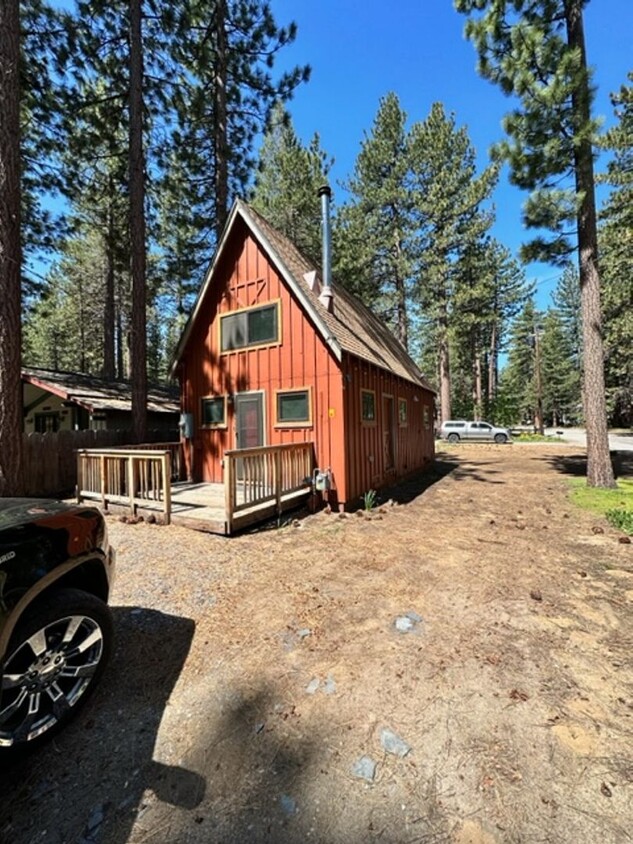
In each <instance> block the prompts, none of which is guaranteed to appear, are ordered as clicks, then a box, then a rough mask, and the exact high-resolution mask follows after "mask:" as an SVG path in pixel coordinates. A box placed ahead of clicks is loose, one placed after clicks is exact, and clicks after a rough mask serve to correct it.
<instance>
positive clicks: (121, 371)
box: [116, 277, 125, 381]
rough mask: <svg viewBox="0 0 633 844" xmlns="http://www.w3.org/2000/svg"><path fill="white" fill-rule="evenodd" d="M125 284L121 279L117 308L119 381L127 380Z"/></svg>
mask: <svg viewBox="0 0 633 844" xmlns="http://www.w3.org/2000/svg"><path fill="white" fill-rule="evenodd" d="M122 287H123V283H122V280H121V278H120V277H119V280H118V284H117V288H118V297H117V299H118V301H117V307H116V377H117V379H118V380H119V381H123V380H125V350H124V343H125V341H124V337H123V290H122Z"/></svg>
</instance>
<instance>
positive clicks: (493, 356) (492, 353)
mask: <svg viewBox="0 0 633 844" xmlns="http://www.w3.org/2000/svg"><path fill="white" fill-rule="evenodd" d="M496 395H497V326H496V325H493V326H492V334H491V336H490V348H489V350H488V402H489V403H492V402H493V401H494V400H495V396H496Z"/></svg>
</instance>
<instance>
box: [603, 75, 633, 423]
mask: <svg viewBox="0 0 633 844" xmlns="http://www.w3.org/2000/svg"><path fill="white" fill-rule="evenodd" d="M629 80H630V82H633V73H631V74H629ZM612 100H613V104H614V106H615V108H616V115H617V117H618V123H617V125H616V126H614V127H613V128H612V129H610V130H609V131H608V132H607V133H606V136H605V138H604V141H603V145H604V146H605V147H606V148H607V149H610V150H612V152H613V159H612V160H611V161H610V162H609V166H608V170H607V173H606V176H605V177H604V181H606V182H607V183H609V184H610V185H612V191H611V194H610V196H609V200H608V202H607V203H606V205H605V207H604V209H603V212H602V215H601V217H602V221H603V222H602V226H601V230H600V254H601V269H602V278H603V297H602V304H603V312H604V326H605V368H606V372H605V377H606V394H607V405H608V408H609V412H610V414H611V418H612V421H613V423H614V424H616V425H628V426H632V425H633V319H631V314H632V313H633V85H623V86H622V87H621V89H620V91H619V92H618V94H616V95H614V96H613V97H612Z"/></svg>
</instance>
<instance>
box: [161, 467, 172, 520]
mask: <svg viewBox="0 0 633 844" xmlns="http://www.w3.org/2000/svg"><path fill="white" fill-rule="evenodd" d="M163 485H164V487H165V507H164V509H165V524H166V525H168V524H169V523H170V522H171V455H170V453H169V452H168V451H166V452H165V453H164V454H163Z"/></svg>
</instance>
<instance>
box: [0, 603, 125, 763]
mask: <svg viewBox="0 0 633 844" xmlns="http://www.w3.org/2000/svg"><path fill="white" fill-rule="evenodd" d="M111 649H112V621H111V617H110V611H109V610H108V607H107V606H106V605H105V604H104V603H103V602H102V601H100V600H99V599H98V598H95V597H94V596H93V595H90V594H89V593H87V592H82V591H80V590H78V589H60V590H58V591H57V592H54V593H52V594H51V595H50V596H47V597H45V598H44V599H43V600H42V601H41V602H38V603H37V604H36V605H35V606H34V607H33V609H32V610H30V611H29V610H27V614H26V615H25V616H24V617H23V618H22V619H21V621H20V622H19V623H18V626H17V628H16V630H15V632H14V634H13V636H12V637H11V641H10V642H9V648H8V650H7V654H8V656H7V658H6V660H5V663H4V667H3V672H2V686H1V691H0V751H2V750H6V749H7V748H16V749H18V748H20V747H26V746H28V747H31V746H32V745H33V744H34V743H35V742H36V741H38V742H39V741H40V740H43V739H45V738H48V736H49V735H51V734H52V733H53V732H54V731H56V730H57V729H58V728H61V727H62V726H63V725H64V724H65V723H66V721H68V720H70V718H72V717H73V716H74V714H75V713H76V712H77V710H78V709H79V708H80V706H81V705H82V704H83V703H84V701H85V700H86V699H87V697H88V695H89V694H90V693H91V692H92V690H93V688H94V686H95V685H96V683H97V680H98V679H99V677H100V676H101V674H102V672H103V670H104V668H105V665H106V662H107V659H108V657H109V655H110V651H111Z"/></svg>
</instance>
